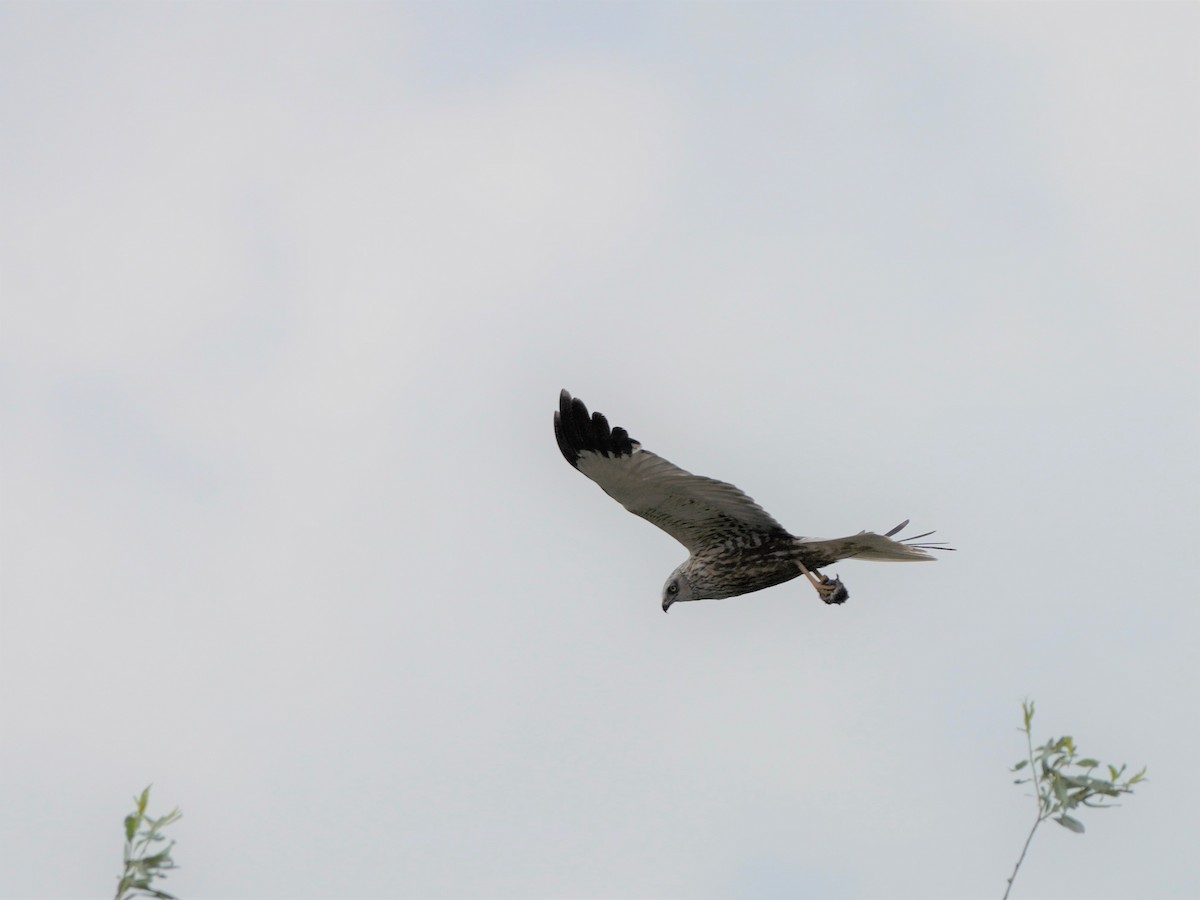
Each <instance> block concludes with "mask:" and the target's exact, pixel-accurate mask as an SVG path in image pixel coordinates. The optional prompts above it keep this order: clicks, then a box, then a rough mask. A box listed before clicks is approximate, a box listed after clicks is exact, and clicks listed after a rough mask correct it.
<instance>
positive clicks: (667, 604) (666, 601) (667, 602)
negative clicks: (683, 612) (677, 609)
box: [663, 597, 675, 612]
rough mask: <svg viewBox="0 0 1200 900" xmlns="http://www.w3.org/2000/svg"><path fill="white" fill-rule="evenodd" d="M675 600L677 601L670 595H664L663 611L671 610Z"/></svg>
mask: <svg viewBox="0 0 1200 900" xmlns="http://www.w3.org/2000/svg"><path fill="white" fill-rule="evenodd" d="M674 602H675V601H674V600H672V599H671V598H670V597H663V612H666V611H667V610H669V609H670V608H671V604H672V603H674Z"/></svg>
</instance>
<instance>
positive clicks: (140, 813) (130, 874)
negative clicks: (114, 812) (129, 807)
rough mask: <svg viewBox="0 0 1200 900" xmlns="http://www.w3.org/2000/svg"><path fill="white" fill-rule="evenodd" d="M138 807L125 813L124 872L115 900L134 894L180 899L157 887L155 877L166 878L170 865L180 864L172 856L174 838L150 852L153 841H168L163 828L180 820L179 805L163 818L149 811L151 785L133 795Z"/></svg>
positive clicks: (132, 896)
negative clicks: (149, 814)
mask: <svg viewBox="0 0 1200 900" xmlns="http://www.w3.org/2000/svg"><path fill="white" fill-rule="evenodd" d="M133 802H134V803H135V804H137V808H136V809H135V810H134V811H133V812H132V813H130V814H129V815H127V816H126V817H125V872H124V874H123V875H122V876H121V880H120V882H119V883H118V884H117V894H116V898H115V900H132V898H134V897H155V898H157V900H178V898H176V897H175V896H174V895H173V894H168V893H167V892H166V891H162V890H159V889H158V888H156V887H154V880H155V879H156V878H166V877H167V876H166V873H167V871H168V870H170V869H175V868H178V866H176V865H175V861H174V860H172V859H171V848H172V847H174V846H175V842H174V841H171V842H170V843H169V844H167V846H166V847H164V848H162V849H161V850H158V851H157V852H154V853H151V852H149V851H150V845H151V844H156V843H159V842H161V841H165V840H166V837H165V836H164V835H163V834H162V829H163V828H165V827H166V826H167V825H170V824H172V823H173V822H177V821H179V819H180V818H181V817H182V816H183V813H182V812H180V811H179V809H178V807H176V808H175V809H173V810H171V811H170V812H169V813H167V814H166V815H165V816H163V817H162V818H160V819H152V818H150V817H149V816H147V815H146V804H147V803H149V802H150V786H149V785H147V786H146V789H145V790H144V791H142V793H141V796H139V797H134V798H133Z"/></svg>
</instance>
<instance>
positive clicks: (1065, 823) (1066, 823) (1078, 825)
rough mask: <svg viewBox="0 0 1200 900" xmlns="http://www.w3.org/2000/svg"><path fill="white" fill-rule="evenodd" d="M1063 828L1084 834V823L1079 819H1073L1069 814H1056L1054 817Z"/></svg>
mask: <svg viewBox="0 0 1200 900" xmlns="http://www.w3.org/2000/svg"><path fill="white" fill-rule="evenodd" d="M1054 821H1055V822H1057V823H1058V824H1059V825H1061V826H1062V827H1063V828H1066V829H1068V830H1069V831H1073V832H1075V833H1076V834H1083V823H1082V822H1080V821H1079V820H1078V819H1072V818H1071V817H1070V816H1068V815H1062V816H1056V817H1055V819H1054Z"/></svg>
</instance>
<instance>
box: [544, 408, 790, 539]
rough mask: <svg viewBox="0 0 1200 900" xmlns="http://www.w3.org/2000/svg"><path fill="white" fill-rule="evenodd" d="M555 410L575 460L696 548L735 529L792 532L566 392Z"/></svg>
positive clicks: (563, 443) (623, 500) (564, 446)
mask: <svg viewBox="0 0 1200 900" xmlns="http://www.w3.org/2000/svg"><path fill="white" fill-rule="evenodd" d="M558 407H559V408H558V412H556V413H555V414H554V433H555V436H556V437H557V438H558V447H559V449H560V450H561V451H562V454H563V456H564V457H565V458H566V460H567V462H569V463H570V464H571V465H573V466H574V467H575V468H577V469H578V470H579V471H580V472H582V473H583V474H584V475H586V476H587V477H588V478H590V479H591V480H592V481H594V482H596V484H598V485H600V487H601V488H603V489H604V492H605V493H606V494H608V495H609V496H610V497H612V498H613V499H614V500H616V501H617V502H618V503H620V504H621V505H622V506H624V507H625V508H626V509H627V510H629V511H630V512H631V513H633V514H634V515H638V516H641V517H642V518H643V519H646V520H647V521H649V522H652V523H654V524H655V525H657V526H658V527H659V528H661V529H662V530H663V531H665V532H666V533H667V534H669V535H671V537H673V538H675V540H677V541H679V543H681V544H683V545H684V546H685V547H687V548H688V550H689V551H691V552H692V553H695V552H696V551H698V550H700V549H702V548H704V547H706V546H709V545H710V544H712V543H714V542H717V541H720V540H723V539H725V538H727V537H729V536H730V534H731V533H739V532H757V533H761V534H764V535H767V534H772V535H774V534H779V535H786V534H787V532H786V531H785V530H784V528H783V526H782V525H780V524H779V523H778V522H776V521H775V520H774V519H773V518H772V517H771V516H770V515H769V514H768V513H767V512H766V510H764V509H763V508H762V507H761V506H759V505H758V504H757V503H755V502H754V501H753V500H751V499H750V498H749V497H747V496H746V495H745V494H744V493H742V492H741V491H740V490H738V489H737V488H736V487H734V486H733V485H732V484H727V483H725V482H724V481H717V480H715V479H713V478H704V477H703V476H700V475H693V474H691V473H690V472H685V471H684V470H683V469H681V468H679V467H678V466H676V465H674V464H672V463H670V462H667V460H665V459H663V458H662V457H661V456H656V455H655V454H653V453H651V452H649V451H648V450H643V449H642V447H641V444H639V443H638V442H637V441H635V440H633V439H632V438H630V437H629V433H628V432H626V431H625V429H624V428H611V429H610V428H609V425H608V420H607V419H605V417H604V416H603V415H601V414H600V413H594V414H589V413H588V409H587V407H586V406H584V404H583V402H582V401H581V400H576V399H573V398H572V397H571V395H570V394H569V393H567V392H566V391H565V390H564V391H563V392H562V393H561V394H560V395H559V401H558Z"/></svg>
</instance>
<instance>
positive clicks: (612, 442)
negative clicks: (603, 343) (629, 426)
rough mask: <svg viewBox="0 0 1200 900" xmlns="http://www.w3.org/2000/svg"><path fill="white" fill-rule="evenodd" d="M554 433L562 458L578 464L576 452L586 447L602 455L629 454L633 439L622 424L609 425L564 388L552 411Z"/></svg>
mask: <svg viewBox="0 0 1200 900" xmlns="http://www.w3.org/2000/svg"><path fill="white" fill-rule="evenodd" d="M554 437H555V438H556V439H557V441H558V449H559V450H560V451H562V455H563V458H564V459H566V461H567V462H569V463H570V464H571V465H573V466H575V468H579V455H580V454H581V453H584V452H585V451H590V452H592V453H599V454H600V455H602V456H629V455H630V454H632V453H633V444H634V442H633V440H632V439H631V438H630V437H629V432H627V431H626V430H625V429H624V428H610V427H609V425H608V419H606V418H605V417H604V415H603V414H601V413H589V412H588V408H587V407H586V406H584V404H583V401H582V400H579V399H577V398H574V397H572V396H571V395H570V393H568V391H567V390H566V388H564V389H563V390H562V391H561V392H560V393H559V395H558V412H556V413H555V414H554Z"/></svg>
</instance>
